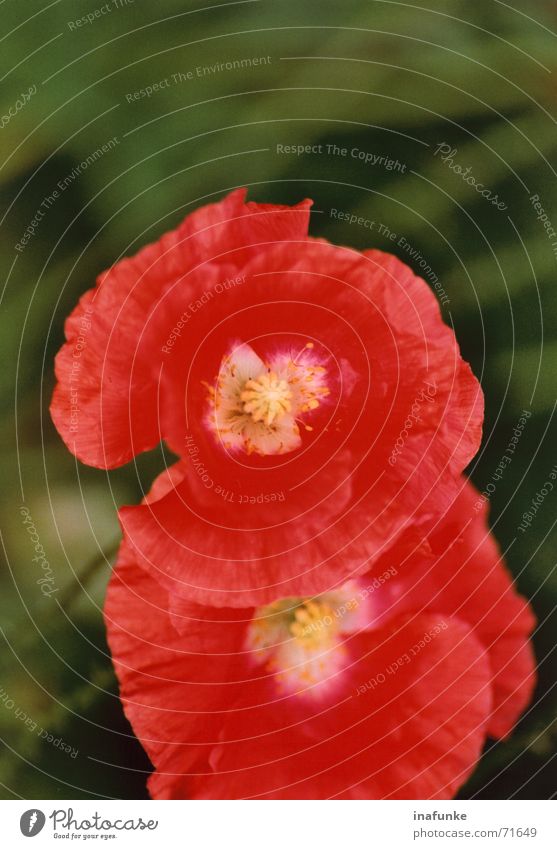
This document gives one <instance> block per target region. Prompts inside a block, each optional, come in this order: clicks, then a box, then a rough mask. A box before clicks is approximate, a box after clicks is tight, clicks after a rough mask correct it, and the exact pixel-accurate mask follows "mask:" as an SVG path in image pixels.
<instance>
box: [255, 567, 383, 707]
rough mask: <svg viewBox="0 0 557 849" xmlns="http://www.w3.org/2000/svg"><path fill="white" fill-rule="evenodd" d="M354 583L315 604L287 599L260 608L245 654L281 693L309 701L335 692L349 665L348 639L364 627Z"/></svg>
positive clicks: (363, 605) (359, 594)
mask: <svg viewBox="0 0 557 849" xmlns="http://www.w3.org/2000/svg"><path fill="white" fill-rule="evenodd" d="M361 598H362V594H361V592H360V590H359V586H358V584H357V583H356V582H355V581H350V582H348V583H347V584H345V585H344V586H343V587H341V588H340V589H338V590H336V591H334V592H331V593H326V594H325V595H322V596H319V597H317V598H315V599H302V598H298V599H296V598H287V599H281V600H280V601H276V602H273V603H272V604H268V605H265V606H264V607H260V608H258V609H257V610H256V611H255V615H254V617H253V619H252V621H251V623H250V625H249V628H248V635H247V642H246V649H247V650H248V651H250V652H251V653H252V657H253V660H254V662H255V663H257V664H264V665H265V667H266V669H267V670H268V671H269V672H270V673H272V674H273V675H274V677H275V681H276V684H277V686H278V688H279V690H281V691H283V692H286V693H290V694H292V693H296V694H297V695H304V696H308V697H310V698H315V697H320V696H321V695H323V694H324V693H326V692H328V691H329V690H330V689H331V688H334V687H335V685H337V684H338V683H339V681H340V677H341V674H342V671H343V669H344V668H345V667H346V666H347V655H348V652H347V649H346V646H345V640H344V636H345V635H347V634H350V633H352V632H354V631H356V630H358V628H359V627H361V626H362V623H363V620H364V618H365V616H366V615H367V613H366V604H364V603H362V601H361Z"/></svg>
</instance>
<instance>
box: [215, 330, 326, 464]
mask: <svg viewBox="0 0 557 849" xmlns="http://www.w3.org/2000/svg"><path fill="white" fill-rule="evenodd" d="M312 349H313V343H311V342H308V344H307V345H306V346H305V347H304V348H302V350H301V351H299V352H298V353H296V354H293V353H292V352H291V351H279V352H275V353H274V354H273V356H272V357H271V358H270V359H269V361H268V362H264V361H263V360H261V359H260V358H259V357H258V355H257V354H256V353H255V351H254V350H253V348H251V347H250V346H249V345H246V344H242V343H239V344H237V345H236V346H234V348H233V350H232V351H231V353H229V354H227V356H225V357H224V358H223V360H222V363H221V366H220V370H219V374H218V377H217V380H216V383H215V384H214V385H213V386H210V385H209V384H205V385H206V386H207V389H208V390H209V415H208V417H207V419H206V421H207V425H208V426H209V428H210V429H211V430H212V431H213V433H214V434H215V436H216V438H217V439H218V440H219V442H221V443H222V444H223V445H224V446H225V448H227V449H229V450H244V451H246V452H247V453H248V454H252V453H254V452H255V453H257V454H261V455H268V454H286V453H288V452H289V451H295V450H296V449H297V448H299V447H300V445H301V444H302V440H301V437H300V425H301V426H302V427H303V429H304V430H306V431H308V432H310V431H312V430H313V428H312V427H311V425H309V424H307V423H306V422H305V421H302V418H301V417H302V416H307V415H308V414H311V413H312V412H313V411H314V410H316V409H317V408H318V407H319V406H320V404H321V402H322V401H323V400H324V399H325V398H326V397H327V396H328V395H329V392H330V389H329V386H328V381H327V370H326V368H325V366H323V365H322V364H321V362H319V361H318V359H317V357H316V356H315V354H314V353H313V350H312Z"/></svg>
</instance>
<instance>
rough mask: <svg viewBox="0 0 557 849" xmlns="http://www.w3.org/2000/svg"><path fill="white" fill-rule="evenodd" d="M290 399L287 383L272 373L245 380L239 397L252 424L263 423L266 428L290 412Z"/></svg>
mask: <svg viewBox="0 0 557 849" xmlns="http://www.w3.org/2000/svg"><path fill="white" fill-rule="evenodd" d="M291 398H292V392H291V391H290V389H289V388H288V383H287V382H286V380H280V379H279V378H278V377H277V375H276V374H275V372H273V371H271V372H267V373H266V374H262V375H261V376H260V377H258V378H255V379H254V378H250V379H249V380H247V381H246V383H245V386H244V389H243V391H242V393H241V395H240V400H241V401H242V403H243V405H244V412H246V413H248V414H249V415H250V416H251V417H252V419H253V421H254V422H264V423H265V424H266V425H267V426H270V425H272V424H273V422H274V421H275V420H277V419H280V418H282V416H283V415H284V414H285V413H289V412H290V410H291V409H292V405H291V403H290V399H291Z"/></svg>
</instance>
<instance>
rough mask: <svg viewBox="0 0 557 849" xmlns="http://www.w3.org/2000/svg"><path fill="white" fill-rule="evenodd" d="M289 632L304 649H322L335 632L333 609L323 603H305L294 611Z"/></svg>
mask: <svg viewBox="0 0 557 849" xmlns="http://www.w3.org/2000/svg"><path fill="white" fill-rule="evenodd" d="M289 630H290V633H291V634H292V636H293V637H295V638H296V640H298V642H300V643H301V644H302V645H303V646H304V648H306V649H313V648H320V647H321V648H322V647H323V646H324V644H326V643H329V642H330V641H331V638H332V636H333V635H334V634H335V633H336V630H337V628H336V623H335V616H334V612H333V609H332V608H331V607H330V605H328V604H326V603H325V602H318V601H311V600H310V601H305V602H304V603H303V604H302V605H300V607H297V608H296V610H295V611H294V621H293V622H291V623H290V629H289Z"/></svg>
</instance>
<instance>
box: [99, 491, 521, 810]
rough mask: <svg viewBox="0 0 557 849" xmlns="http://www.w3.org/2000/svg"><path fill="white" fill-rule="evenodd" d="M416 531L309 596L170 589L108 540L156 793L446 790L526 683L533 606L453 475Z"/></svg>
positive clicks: (139, 729) (131, 691)
mask: <svg viewBox="0 0 557 849" xmlns="http://www.w3.org/2000/svg"><path fill="white" fill-rule="evenodd" d="M464 486H465V487H466V488H465V490H464V491H463V492H462V494H461V495H460V496H459V498H458V499H457V501H456V502H455V504H454V506H453V508H452V510H451V511H450V512H449V514H448V516H447V517H446V519H445V520H444V521H443V522H442V523H441V524H440V525H439V527H438V528H437V529H436V530H435V531H434V532H432V534H431V535H430V537H429V539H428V541H427V544H426V545H422V546H421V548H420V549H419V550H416V551H415V552H414V554H412V555H411V554H409V552H408V551H406V553H404V552H403V551H401V550H398V559H397V557H395V553H394V552H391V555H390V556H389V558H388V559H385V560H384V561H383V562H382V563H378V564H377V565H376V567H375V568H374V570H373V571H371V572H370V573H368V574H367V575H365V576H360V577H358V578H356V579H351V580H349V581H347V582H346V584H344V585H343V586H341V587H334V588H333V589H326V588H323V589H322V591H321V592H320V594H319V595H316V596H314V597H313V598H308V597H303V596H302V597H298V598H292V597H290V598H282V599H279V600H275V601H274V602H273V603H270V604H265V605H262V606H260V607H257V608H253V607H252V608H250V609H240V608H210V607H204V606H201V605H197V604H192V603H191V602H187V601H185V600H183V599H177V598H176V597H174V598H173V599H172V604H171V603H170V600H169V599H170V596H169V594H168V593H167V591H166V590H165V589H164V587H163V586H162V585H161V584H160V583H159V582H158V581H156V580H155V578H154V577H153V575H152V574H151V573H150V572H149V571H148V570H146V569H144V568H142V567H141V566H140V565H138V563H137V562H136V559H135V558H134V556H133V554H132V553H131V551H130V548H129V545H128V544H127V543H126V542H124V544H123V546H122V550H121V553H120V557H119V562H118V565H117V567H116V570H115V572H114V574H113V577H112V579H111V583H110V586H109V591H108V597H107V602H106V607H105V616H106V622H107V627H108V636H109V644H110V648H111V651H112V656H113V660H114V664H115V668H116V672H117V675H118V678H119V680H120V687H121V698H122V702H123V706H124V710H125V712H126V714H127V716H128V718H129V720H130V722H131V724H132V726H133V728H134V730H135V733H136V734H137V736H138V737H139V739H140V740H141V742H142V744H143V746H144V747H145V749H146V751H147V753H148V754H149V757H150V758H151V760H152V762H153V763H154V765H155V767H156V770H155V772H154V773H153V775H152V776H151V778H150V780H149V788H150V792H151V794H152V796H153V797H155V798H218V799H222V798H254V797H255V798H312V799H313V798H319V799H321V798H331V797H334V798H358V799H361V798H365V799H383V798H389V799H391V798H414V799H445V798H450V797H452V796H453V795H454V794H455V793H456V791H457V790H458V788H459V787H460V786H461V785H462V784H463V782H464V781H465V780H466V778H467V777H468V776H469V775H470V772H471V770H472V769H473V768H474V765H475V764H476V761H477V759H478V758H479V756H480V753H481V750H482V746H483V744H484V741H485V739H486V735H491V736H494V737H502V736H505V735H507V734H508V733H509V732H510V730H511V729H512V727H513V725H514V724H515V722H516V720H517V718H518V716H519V715H520V713H521V712H522V711H523V710H524V708H525V706H526V705H527V703H528V701H529V698H530V696H531V692H532V687H533V679H534V675H533V658H532V653H531V649H530V646H529V643H528V634H529V633H530V630H531V629H532V627H533V617H532V614H531V612H530V609H529V607H528V605H527V603H526V602H525V601H524V599H522V598H521V597H520V596H518V595H517V594H516V592H515V591H514V589H513V587H512V583H511V580H510V577H509V575H508V573H507V571H506V569H505V567H504V565H503V563H502V561H501V556H500V553H499V551H498V549H497V546H496V544H495V542H494V541H493V539H492V538H491V536H490V535H489V531H488V529H487V526H486V522H485V517H484V516H483V515H481V514H474V512H473V508H472V504H473V501H474V498H475V496H474V493H473V491H472V488H471V487H470V486H469V485H467V484H466V485H464Z"/></svg>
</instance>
